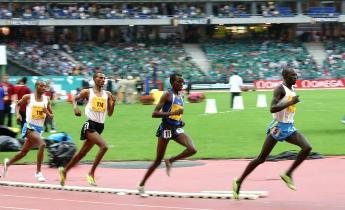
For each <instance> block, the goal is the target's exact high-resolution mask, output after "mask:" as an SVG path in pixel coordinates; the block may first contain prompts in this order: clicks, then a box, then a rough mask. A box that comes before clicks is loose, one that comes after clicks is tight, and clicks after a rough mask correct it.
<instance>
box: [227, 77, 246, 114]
mask: <svg viewBox="0 0 345 210" xmlns="http://www.w3.org/2000/svg"><path fill="white" fill-rule="evenodd" d="M229 85H230V93H231V102H230V107H231V108H233V106H234V98H235V96H240V95H241V86H242V85H243V80H242V77H240V76H239V75H238V73H237V72H233V75H232V76H231V77H230V78H229Z"/></svg>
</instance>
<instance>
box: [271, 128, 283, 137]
mask: <svg viewBox="0 0 345 210" xmlns="http://www.w3.org/2000/svg"><path fill="white" fill-rule="evenodd" d="M280 132H281V131H280V129H279V128H277V127H274V128H272V129H271V135H273V136H276V137H278V136H279V134H280Z"/></svg>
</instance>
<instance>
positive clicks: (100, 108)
mask: <svg viewBox="0 0 345 210" xmlns="http://www.w3.org/2000/svg"><path fill="white" fill-rule="evenodd" d="M106 103H107V102H106V100H105V99H104V98H101V97H94V98H93V99H92V102H91V107H92V111H94V112H105V107H106Z"/></svg>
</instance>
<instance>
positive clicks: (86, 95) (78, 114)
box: [72, 89, 90, 116]
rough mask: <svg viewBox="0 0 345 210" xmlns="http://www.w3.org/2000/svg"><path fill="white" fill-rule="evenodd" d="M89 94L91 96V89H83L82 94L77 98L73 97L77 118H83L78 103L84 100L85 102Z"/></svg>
mask: <svg viewBox="0 0 345 210" xmlns="http://www.w3.org/2000/svg"><path fill="white" fill-rule="evenodd" d="M89 94H90V91H89V89H83V90H81V91H80V93H79V94H78V95H77V96H75V97H72V105H73V111H74V114H75V116H81V112H80V109H79V107H78V104H77V101H79V100H81V99H83V100H84V99H88V98H89Z"/></svg>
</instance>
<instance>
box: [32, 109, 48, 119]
mask: <svg viewBox="0 0 345 210" xmlns="http://www.w3.org/2000/svg"><path fill="white" fill-rule="evenodd" d="M43 108H44V107H42V106H33V107H32V111H31V118H32V119H34V120H42V119H44V118H45V113H44V111H43Z"/></svg>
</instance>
